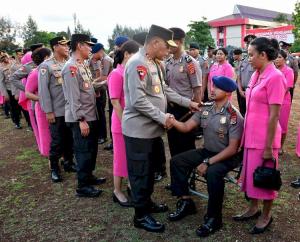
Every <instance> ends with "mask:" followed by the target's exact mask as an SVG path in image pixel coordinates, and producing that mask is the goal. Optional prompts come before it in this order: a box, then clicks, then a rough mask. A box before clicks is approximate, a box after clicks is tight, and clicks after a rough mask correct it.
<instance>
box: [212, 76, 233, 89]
mask: <svg viewBox="0 0 300 242" xmlns="http://www.w3.org/2000/svg"><path fill="white" fill-rule="evenodd" d="M212 81H213V84H214V85H215V86H216V87H217V88H219V89H221V90H223V91H224V92H233V91H235V90H236V89H237V84H236V82H235V81H234V80H232V79H231V78H228V77H226V76H213V78H212Z"/></svg>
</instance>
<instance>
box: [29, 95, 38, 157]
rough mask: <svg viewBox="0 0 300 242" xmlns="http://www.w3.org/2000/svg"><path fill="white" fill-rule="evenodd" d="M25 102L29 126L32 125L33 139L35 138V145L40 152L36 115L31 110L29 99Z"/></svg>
mask: <svg viewBox="0 0 300 242" xmlns="http://www.w3.org/2000/svg"><path fill="white" fill-rule="evenodd" d="M26 104H27V110H28V113H29V118H30V123H31V127H32V130H33V134H34V137H35V140H36V144H37V147H38V149H39V151H40V152H41V148H40V137H39V130H38V127H37V123H36V116H35V114H34V111H33V110H32V107H31V101H30V100H27V101H26Z"/></svg>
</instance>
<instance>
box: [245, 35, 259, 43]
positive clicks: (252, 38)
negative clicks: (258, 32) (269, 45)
mask: <svg viewBox="0 0 300 242" xmlns="http://www.w3.org/2000/svg"><path fill="white" fill-rule="evenodd" d="M254 39H256V36H255V35H254V34H248V35H246V36H245V37H244V42H247V43H250V42H251V41H252V40H254Z"/></svg>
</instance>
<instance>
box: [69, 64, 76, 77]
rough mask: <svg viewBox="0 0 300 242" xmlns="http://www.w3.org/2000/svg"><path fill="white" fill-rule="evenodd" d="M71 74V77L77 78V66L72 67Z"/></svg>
mask: <svg viewBox="0 0 300 242" xmlns="http://www.w3.org/2000/svg"><path fill="white" fill-rule="evenodd" d="M69 68H70V72H71V76H72V77H75V76H76V73H77V67H76V66H70V67H69Z"/></svg>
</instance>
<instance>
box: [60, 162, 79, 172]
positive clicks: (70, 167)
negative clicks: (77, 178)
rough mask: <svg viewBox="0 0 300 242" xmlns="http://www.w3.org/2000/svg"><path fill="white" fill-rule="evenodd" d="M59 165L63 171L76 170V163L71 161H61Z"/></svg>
mask: <svg viewBox="0 0 300 242" xmlns="http://www.w3.org/2000/svg"><path fill="white" fill-rule="evenodd" d="M61 165H62V166H63V167H64V171H65V172H76V171H77V169H76V165H75V164H74V162H73V161H64V160H62V161H61Z"/></svg>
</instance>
